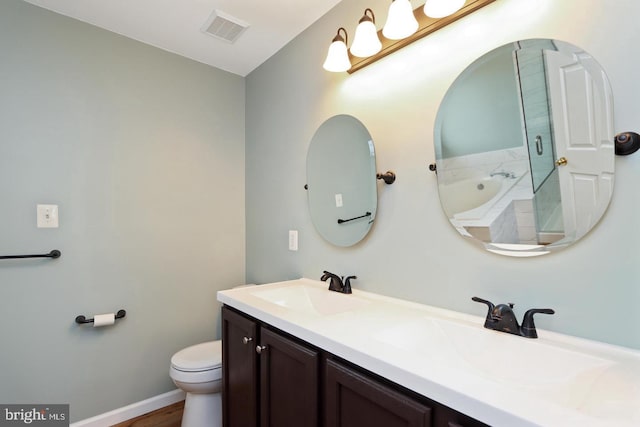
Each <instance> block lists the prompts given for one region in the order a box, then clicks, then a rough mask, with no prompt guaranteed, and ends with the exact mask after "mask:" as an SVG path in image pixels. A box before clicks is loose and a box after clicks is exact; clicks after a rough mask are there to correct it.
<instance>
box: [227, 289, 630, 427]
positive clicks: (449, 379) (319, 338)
mask: <svg viewBox="0 0 640 427" xmlns="http://www.w3.org/2000/svg"><path fill="white" fill-rule="evenodd" d="M327 287H328V285H327V283H324V282H320V281H316V280H310V279H298V280H291V281H286V282H279V283H272V284H267V285H259V286H247V287H241V288H234V289H230V290H226V291H220V292H218V301H220V302H222V303H224V304H226V305H228V306H231V307H234V308H236V309H238V310H240V311H242V312H244V313H246V314H248V315H250V316H253V317H255V318H256V319H259V320H261V321H263V322H265V323H267V324H270V325H272V326H274V327H276V328H278V329H281V330H283V331H285V332H288V333H290V334H292V335H294V336H297V337H299V338H300V339H302V340H304V341H306V342H308V343H310V344H312V345H314V346H317V347H319V348H321V349H323V350H326V351H328V352H330V353H333V354H335V355H337V356H339V357H342V358H344V359H346V360H349V361H350V362H352V363H355V364H357V365H359V366H361V367H363V368H365V369H367V370H369V371H371V372H374V373H376V374H378V375H381V376H383V377H385V378H388V379H389V380H391V381H393V382H395V383H397V384H400V385H402V386H404V387H406V388H408V389H410V390H413V391H415V392H417V393H419V394H422V395H424V396H426V397H429V398H430V399H433V400H435V401H437V402H440V403H442V404H444V405H446V406H449V407H451V408H453V409H455V410H457V411H460V412H462V413H464V414H467V415H469V416H471V417H473V418H476V419H478V420H480V421H482V422H484V423H487V424H489V425H491V426H494V427H500V426H505V427H517V426H554V427H555V426H562V427H571V426H575V427H578V426H579V427H588V426H593V427H604V426H616V427H624V426H628V427H631V426H634V427H637V426H640V351H637V350H632V349H628V348H624V347H617V346H613V345H609V344H604V343H600V342H595V341H589V340H584V339H580V338H575V337H571V336H567V335H562V334H557V333H553V332H549V331H544V330H538V335H539V338H538V339H528V338H523V337H519V336H515V335H511V334H507V333H503V332H496V331H490V330H487V329H485V328H483V324H484V317H479V316H472V315H468V314H464V313H458V312H454V311H450V310H444V309H440V308H436V307H431V306H427V305H422V304H416V303H412V302H408V301H403V300H399V299H395V298H390V297H385V296H381V295H377V294H373V293H369V292H364V291H361V290H359V289H354V290H353V294H351V295H345V294H340V293H337V292H330V291H328V290H327ZM496 303H497V302H496ZM527 308H530V307H527Z"/></svg>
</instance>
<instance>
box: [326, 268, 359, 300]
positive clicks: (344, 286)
mask: <svg viewBox="0 0 640 427" xmlns="http://www.w3.org/2000/svg"><path fill="white" fill-rule="evenodd" d="M323 273H324V274H323V275H322V277H321V278H320V280H322V281H323V282H325V281H326V280H327V279H330V281H329V290H330V291H335V292H341V293H343V294H350V293H351V279H357V277H356V276H349V277H347V278H346V279H344V276H343V277H342V278H341V277H338V276H337V275H336V274H333V273H330V272H328V271H326V270H325V271H323ZM343 279H344V283H343V282H342V281H343Z"/></svg>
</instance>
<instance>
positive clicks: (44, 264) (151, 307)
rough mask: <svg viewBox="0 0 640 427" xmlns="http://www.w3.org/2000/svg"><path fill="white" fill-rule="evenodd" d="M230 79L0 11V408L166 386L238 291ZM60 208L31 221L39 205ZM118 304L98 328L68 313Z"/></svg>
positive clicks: (240, 165)
mask: <svg viewBox="0 0 640 427" xmlns="http://www.w3.org/2000/svg"><path fill="white" fill-rule="evenodd" d="M244 111H245V105H244V79H243V78H241V77H239V76H236V75H232V74H229V73H226V72H222V71H219V70H216V69H213V68H211V67H208V66H205V65H203V64H199V63H196V62H193V61H190V60H187V59H184V58H181V57H179V56H176V55H173V54H170V53H167V52H164V51H161V50H159V49H156V48H152V47H149V46H146V45H143V44H141V43H138V42H134V41H132V40H130V39H127V38H124V37H120V36H118V35H115V34H113V33H110V32H107V31H103V30H100V29H98V28H96V27H92V26H89V25H86V24H82V23H79V22H77V21H74V20H72V19H69V18H65V17H62V16H60V15H56V14H53V13H51V12H48V11H45V10H43V9H40V8H37V7H34V6H32V5H29V4H28V3H25V2H22V1H19V0H3V1H2V2H0V255H3V254H13V253H17V254H19V253H34V252H48V251H50V250H51V249H54V248H57V249H60V250H61V251H62V257H61V258H60V259H58V260H55V261H51V260H46V261H28V260H23V261H0V337H1V338H0V340H1V341H2V344H1V345H0V378H1V379H0V402H3V403H70V404H71V416H72V420H74V421H75V420H79V419H84V418H87V417H89V416H93V415H96V414H100V413H103V412H106V411H109V410H112V409H115V408H119V407H122V406H125V405H128V404H131V403H133V402H137V401H140V400H144V399H146V398H149V397H152V396H156V395H158V394H161V393H164V392H166V391H169V390H172V389H174V388H175V386H174V385H173V383H172V382H171V380H170V379H169V376H168V372H169V360H170V358H171V355H172V354H173V353H174V352H175V351H177V350H179V349H181V348H183V347H185V346H187V345H191V344H195V343H197V342H201V341H204V340H211V339H214V338H218V337H219V326H218V318H219V305H218V303H217V302H216V291H217V290H219V289H225V288H229V287H231V286H234V285H237V284H239V283H243V282H244V268H245V259H244V230H245V224H244V186H245V185H244V127H245V123H244ZM38 203H51V204H58V205H59V207H60V227H59V228H58V229H37V228H36V221H35V219H36V216H35V214H36V204H38ZM120 308H123V309H126V310H127V313H128V314H127V317H126V318H125V319H124V320H122V321H121V322H119V323H118V324H117V325H115V326H113V327H109V328H101V329H95V330H94V329H92V328H91V327H90V326H89V327H87V326H79V325H76V324H75V323H74V319H75V317H76V316H77V315H79V314H86V315H90V316H91V315H93V314H94V313H104V312H111V311H116V310H118V309H120Z"/></svg>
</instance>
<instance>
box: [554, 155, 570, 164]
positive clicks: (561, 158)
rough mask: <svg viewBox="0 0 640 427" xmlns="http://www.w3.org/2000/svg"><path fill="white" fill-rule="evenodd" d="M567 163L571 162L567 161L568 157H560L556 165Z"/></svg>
mask: <svg viewBox="0 0 640 427" xmlns="http://www.w3.org/2000/svg"><path fill="white" fill-rule="evenodd" d="M567 163H569V162H568V161H567V158H566V157H560V158H559V159H558V160H556V166H564V165H566V164H567Z"/></svg>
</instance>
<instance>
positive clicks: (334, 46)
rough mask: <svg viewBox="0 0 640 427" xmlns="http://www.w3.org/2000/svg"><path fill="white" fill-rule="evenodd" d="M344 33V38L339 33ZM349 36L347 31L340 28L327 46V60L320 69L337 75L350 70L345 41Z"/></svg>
mask: <svg viewBox="0 0 640 427" xmlns="http://www.w3.org/2000/svg"><path fill="white" fill-rule="evenodd" d="M341 30H342V32H343V33H344V37H342V35H340V31H341ZM348 40H349V36H348V35H347V30H345V29H344V28H342V27H340V28H338V31H337V33H336V36H335V37H334V38H333V41H332V42H331V45H330V46H329V52H327V59H325V61H324V64H323V65H322V68H324V69H325V70H327V71H331V72H334V73H339V72H342V71H347V70H349V68H351V61H349V53H348V52H347V41H348Z"/></svg>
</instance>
